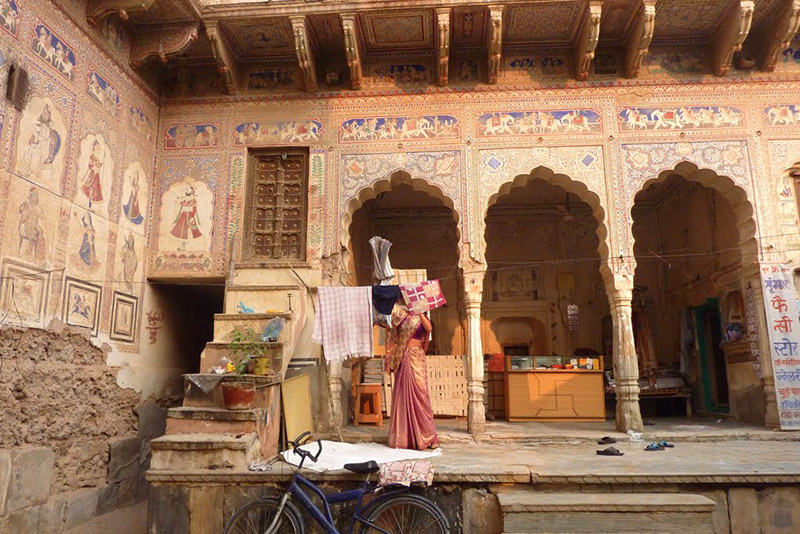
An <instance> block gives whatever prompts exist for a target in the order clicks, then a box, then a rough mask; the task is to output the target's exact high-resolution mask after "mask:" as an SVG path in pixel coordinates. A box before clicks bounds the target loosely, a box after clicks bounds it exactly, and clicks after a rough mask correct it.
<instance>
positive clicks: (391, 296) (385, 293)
mask: <svg viewBox="0 0 800 534" xmlns="http://www.w3.org/2000/svg"><path fill="white" fill-rule="evenodd" d="M399 298H400V286H372V305H373V306H375V309H376V310H378V312H379V313H382V314H383V315H391V314H392V308H394V303H395V302H396V301H397V299H399Z"/></svg>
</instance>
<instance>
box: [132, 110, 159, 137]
mask: <svg viewBox="0 0 800 534" xmlns="http://www.w3.org/2000/svg"><path fill="white" fill-rule="evenodd" d="M128 123H129V124H130V125H131V127H132V128H133V129H134V130H135V131H136V133H138V134H139V135H141V136H142V137H144V138H145V139H146V140H148V141H152V140H153V123H151V122H150V118H149V117H148V116H147V115H146V114H145V112H144V111H142V110H141V109H139V108H137V107H135V106H131V107H130V108H129V109H128Z"/></svg>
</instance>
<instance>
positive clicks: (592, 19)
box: [574, 0, 603, 81]
mask: <svg viewBox="0 0 800 534" xmlns="http://www.w3.org/2000/svg"><path fill="white" fill-rule="evenodd" d="M602 6H603V2H602V0H590V2H589V12H588V13H587V14H586V18H585V19H584V21H583V26H582V27H581V31H580V33H579V34H578V40H577V41H576V43H575V62H574V63H575V79H576V80H578V81H584V80H586V79H587V78H588V77H589V67H590V66H591V64H592V60H593V59H594V52H595V50H596V49H597V40H598V39H599V38H600V13H601V11H602Z"/></svg>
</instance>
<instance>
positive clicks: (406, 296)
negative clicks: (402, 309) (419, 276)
mask: <svg viewBox="0 0 800 534" xmlns="http://www.w3.org/2000/svg"><path fill="white" fill-rule="evenodd" d="M400 292H401V293H402V295H403V300H405V302H406V306H407V307H408V310H409V311H410V312H411V313H412V314H413V315H419V314H421V313H425V312H427V311H430V310H433V309H435V308H439V307H441V306H444V305H445V304H447V301H446V300H445V298H444V294H442V288H441V287H440V286H439V280H425V281H424V282H420V283H418V284H404V285H401V286H400Z"/></svg>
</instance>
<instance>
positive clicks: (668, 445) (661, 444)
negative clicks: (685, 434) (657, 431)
mask: <svg viewBox="0 0 800 534" xmlns="http://www.w3.org/2000/svg"><path fill="white" fill-rule="evenodd" d="M656 443H658V446H659V447H661V448H662V449H665V448H666V449H672V448H674V447H675V445H673V444H672V443H668V442H667V441H665V440H663V439H662V440H661V441H657V442H656Z"/></svg>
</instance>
